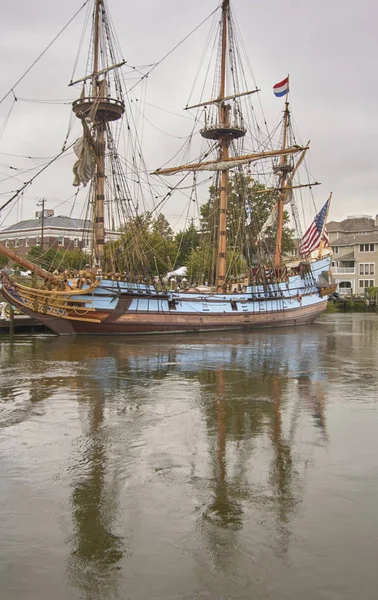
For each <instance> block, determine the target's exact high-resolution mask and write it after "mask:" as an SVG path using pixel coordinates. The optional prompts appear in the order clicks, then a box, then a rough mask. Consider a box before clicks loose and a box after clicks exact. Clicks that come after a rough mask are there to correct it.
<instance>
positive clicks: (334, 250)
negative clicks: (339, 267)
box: [333, 246, 339, 254]
mask: <svg viewBox="0 0 378 600" xmlns="http://www.w3.org/2000/svg"><path fill="white" fill-rule="evenodd" d="M333 252H334V254H338V253H339V247H338V246H335V247H334V248H333Z"/></svg>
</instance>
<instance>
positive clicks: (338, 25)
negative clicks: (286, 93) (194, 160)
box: [0, 0, 378, 220]
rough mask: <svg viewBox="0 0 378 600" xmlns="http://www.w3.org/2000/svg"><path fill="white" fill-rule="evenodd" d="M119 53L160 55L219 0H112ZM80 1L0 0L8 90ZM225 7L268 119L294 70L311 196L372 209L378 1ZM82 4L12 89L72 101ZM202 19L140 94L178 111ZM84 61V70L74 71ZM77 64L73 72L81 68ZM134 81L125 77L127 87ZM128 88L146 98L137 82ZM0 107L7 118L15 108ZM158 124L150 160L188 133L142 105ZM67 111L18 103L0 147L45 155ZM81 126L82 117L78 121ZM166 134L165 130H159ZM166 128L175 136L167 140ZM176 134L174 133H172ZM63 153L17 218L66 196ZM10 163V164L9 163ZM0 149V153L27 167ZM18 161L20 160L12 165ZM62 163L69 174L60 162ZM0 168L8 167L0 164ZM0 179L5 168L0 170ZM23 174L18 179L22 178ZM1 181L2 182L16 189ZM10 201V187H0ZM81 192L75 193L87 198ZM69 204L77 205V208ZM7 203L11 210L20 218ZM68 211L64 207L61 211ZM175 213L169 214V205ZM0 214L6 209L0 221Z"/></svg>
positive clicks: (149, 58)
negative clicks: (0, 2)
mask: <svg viewBox="0 0 378 600" xmlns="http://www.w3.org/2000/svg"><path fill="white" fill-rule="evenodd" d="M108 4H109V5H110V11H111V15H112V19H113V22H114V24H115V25H116V29H117V35H118V39H119V42H120V46H121V47H122V49H123V52H124V56H125V58H126V59H127V60H128V63H129V64H130V65H141V64H147V63H153V62H156V61H157V60H158V59H159V58H160V57H162V56H164V55H165V54H166V52H168V51H169V50H170V49H171V48H172V47H173V46H174V45H175V44H176V43H177V42H178V41H180V40H181V39H182V38H183V37H184V36H185V35H186V34H187V33H188V32H189V31H190V30H192V29H193V28H194V27H195V26H196V25H197V24H198V23H199V22H200V21H201V20H203V19H204V18H205V17H206V16H207V15H208V14H209V13H210V12H211V11H212V10H214V8H215V7H216V4H217V2H216V0H202V1H201V2H198V0H197V1H194V2H192V3H189V2H187V0H159V1H157V0H144V1H143V2H139V3H135V2H130V1H128V0H122V1H120V0H109V2H108ZM80 5H81V2H80V0H78V1H76V0H66V1H65V2H64V3H54V4H52V3H51V2H48V1H47V0H34V1H33V2H32V3H31V2H29V1H26V0H19V1H18V2H13V3H10V2H7V3H4V6H2V22H1V32H0V33H1V35H0V54H1V57H2V60H1V72H2V77H1V84H0V96H2V95H3V94H5V93H6V92H7V91H8V89H9V88H10V87H11V86H12V85H13V83H14V82H15V81H16V80H17V79H18V77H19V76H20V75H21V74H22V73H23V71H24V70H25V69H26V68H27V67H28V66H29V65H30V63H31V62H32V60H33V59H34V58H35V57H36V56H37V55H38V54H39V52H41V50H42V49H43V48H44V47H45V46H46V45H47V44H48V43H49V42H50V40H51V39H52V38H53V37H54V35H55V34H56V33H57V31H58V30H59V29H60V28H61V27H62V26H63V25H64V23H65V22H66V21H68V19H69V18H70V17H71V16H72V15H73V14H74V12H75V11H76V10H77V9H78V7H79V6H80ZM232 6H233V10H234V13H235V15H236V19H237V22H238V25H239V28H240V30H241V33H242V37H243V40H244V44H245V47H246V49H247V53H248V56H249V58H250V61H251V64H252V69H253V73H254V76H255V77H256V82H257V84H258V86H259V87H260V88H261V90H262V93H261V98H262V101H263V104H264V106H265V109H266V116H267V119H268V122H271V123H274V122H276V120H277V118H278V115H279V112H280V110H281V109H282V101H280V100H278V99H276V98H275V97H274V96H273V94H272V91H271V88H272V85H273V84H274V83H276V82H277V81H279V80H280V79H282V78H283V77H285V75H286V74H287V73H290V78H291V103H292V108H293V111H294V120H295V124H296V127H297V130H299V132H300V134H301V140H302V141H306V140H307V139H311V155H310V159H309V166H310V170H311V173H313V175H314V177H315V178H316V179H318V180H319V181H321V182H322V184H323V185H322V188H321V191H320V192H319V191H318V194H319V195H318V196H317V197H318V198H320V200H319V201H318V204H319V206H320V204H321V203H322V201H323V198H324V199H325V198H326V197H327V196H328V193H329V191H333V194H334V196H333V206H332V209H331V214H330V218H331V219H336V220H338V219H342V218H344V217H345V216H346V215H347V214H356V213H366V214H375V213H376V212H378V203H377V192H376V190H377V189H378V169H377V167H376V161H377V155H378V151H377V145H378V120H377V114H376V107H375V104H376V97H377V87H378V84H377V83H376V72H377V70H378V69H377V57H378V41H377V39H378V38H377V35H376V23H377V22H378V6H377V4H376V3H375V2H373V1H370V0H362V1H361V2H359V3H352V2H350V3H347V2H345V1H342V0H328V1H325V0H318V1H317V2H313V1H312V0H301V1H300V0H293V1H291V2H286V3H284V2H282V1H281V0H265V1H261V0H260V1H259V0H254V1H251V0H233V2H232ZM83 19H84V13H82V14H81V15H80V17H79V18H78V19H77V20H76V21H75V22H74V23H73V24H72V25H71V26H70V27H69V28H68V29H67V31H66V32H65V33H64V34H63V35H62V37H61V38H60V39H59V40H58V41H57V42H56V44H54V46H53V47H52V48H51V49H50V51H49V53H48V54H47V55H46V56H45V57H43V59H42V60H41V61H40V63H39V64H38V65H37V66H36V67H35V68H34V69H33V71H32V72H31V73H30V74H29V75H28V76H27V77H26V78H25V80H24V81H23V82H22V83H21V84H20V85H19V86H18V87H17V88H16V89H15V93H16V95H17V96H18V97H20V98H43V99H74V98H75V90H73V89H72V88H68V87H66V84H68V82H69V81H70V79H71V75H72V68H73V64H74V61H75V57H76V51H77V45H78V40H79V38H80V34H81V27H82V23H83ZM206 35H207V32H206V26H205V27H204V28H203V29H201V30H199V31H198V32H196V34H195V35H194V36H193V37H192V38H191V39H190V40H188V41H187V42H186V43H185V44H184V45H182V46H181V47H180V48H179V49H178V51H177V52H176V54H175V55H172V56H171V57H169V58H168V59H167V60H166V61H165V62H164V63H163V64H162V65H161V66H160V67H159V68H157V69H156V70H155V71H154V72H153V73H152V74H151V76H150V77H149V79H148V86H147V96H146V100H147V101H148V102H149V103H151V104H154V105H157V106H159V107H165V108H166V109H168V110H170V111H173V112H175V113H179V112H180V111H181V110H182V108H183V107H184V106H185V104H186V102H187V100H188V97H189V92H190V89H191V86H192V80H193V78H194V76H195V73H196V68H197V65H198V61H199V59H200V56H201V52H202V48H203V46H204V43H205V40H206ZM80 69H81V71H80ZM82 69H83V62H81V63H80V64H79V66H78V69H77V76H78V77H79V76H80V75H81V72H82ZM130 83H131V80H129V84H130ZM136 95H137V96H140V98H142V96H141V94H140V93H139V88H138V89H137V90H136ZM11 101H12V99H11V98H8V99H7V101H5V102H4V103H3V104H2V105H1V106H0V118H1V120H3V119H4V118H5V116H6V114H7V112H8V110H9V108H10V106H11ZM146 114H147V116H148V119H149V120H150V121H151V122H152V123H153V125H154V127H152V126H149V125H148V124H146V125H145V130H144V131H145V133H144V140H143V141H144V148H145V152H146V157H147V161H148V165H149V167H151V168H153V167H155V166H159V164H162V163H163V162H164V161H165V160H167V159H168V158H169V156H170V155H173V154H174V153H175V151H176V150H177V148H178V147H179V145H180V144H181V143H182V140H180V139H178V138H180V137H182V136H184V135H185V134H186V133H187V132H188V131H189V130H190V122H189V121H186V120H185V113H183V116H182V117H174V116H173V115H169V114H167V113H163V112H162V111H158V109H154V108H152V107H149V108H148V107H146ZM69 120H70V107H69V106H67V105H59V106H55V105H53V106H52V105H40V104H30V103H26V102H23V101H20V102H18V103H16V104H15V106H14V107H13V111H12V115H11V118H10V120H9V123H8V126H7V128H6V130H5V132H4V133H3V135H2V137H1V139H0V152H3V153H14V154H22V155H30V156H52V155H54V154H56V153H57V152H58V151H59V149H60V147H61V145H62V142H63V139H64V136H65V134H66V131H67V128H68V125H69ZM75 127H76V129H75V131H77V133H78V132H79V128H78V124H76V125H75ZM156 128H158V129H160V130H163V131H165V132H166V133H168V134H169V135H162V134H161V132H159V131H158V129H156ZM171 136H172V137H171ZM175 136H177V137H175ZM70 160H71V159H69V157H67V159H64V160H63V161H61V162H60V163H59V166H57V167H55V168H54V170H53V174H52V175H48V174H46V176H44V177H43V178H42V179H41V182H40V183H37V182H36V183H35V184H33V186H32V188H31V189H29V190H28V192H27V194H26V197H25V199H24V204H23V211H24V216H29V215H30V214H32V213H33V211H34V205H35V202H34V199H35V198H36V197H41V196H42V195H43V196H45V197H47V198H48V199H50V202H51V206H55V205H57V204H58V203H59V202H61V201H62V200H63V199H64V198H67V197H69V196H70V195H72V194H73V192H74V190H73V188H72V187H71V174H70V172H69V168H70ZM12 161H13V162H12ZM12 161H11V159H10V157H7V156H6V155H4V154H1V155H0V162H2V163H6V164H12V165H14V166H21V165H22V166H25V165H26V164H28V162H27V161H26V162H25V161H22V160H21V159H15V158H14V159H12ZM17 161H18V162H17ZM63 165H64V166H65V167H67V171H66V170H65V169H63ZM0 171H2V172H5V170H4V168H3V167H1V166H0ZM3 178H4V176H3V175H1V176H0V179H3ZM23 178H25V176H23ZM17 187H19V182H17V181H11V180H9V181H3V182H2V183H0V191H1V192H5V191H7V190H10V189H17ZM0 198H1V199H3V198H4V199H6V196H4V195H2V196H0ZM83 201H84V199H82V200H81V201H80V202H83ZM77 210H80V209H79V207H78V208H77ZM16 212H17V209H14V211H13V213H12V217H13V216H14V217H15V216H16ZM66 212H67V211H66ZM173 212H174V211H173ZM3 217H4V215H2V218H3Z"/></svg>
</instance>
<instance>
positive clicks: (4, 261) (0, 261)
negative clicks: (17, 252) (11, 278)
mask: <svg viewBox="0 0 378 600" xmlns="http://www.w3.org/2000/svg"><path fill="white" fill-rule="evenodd" d="M8 262H9V259H8V258H7V257H6V256H3V255H2V254H0V269H2V268H3V267H5V265H7V264H8Z"/></svg>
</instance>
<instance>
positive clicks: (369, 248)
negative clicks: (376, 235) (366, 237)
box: [360, 244, 374, 252]
mask: <svg viewBox="0 0 378 600" xmlns="http://www.w3.org/2000/svg"><path fill="white" fill-rule="evenodd" d="M360 252H374V244H360Z"/></svg>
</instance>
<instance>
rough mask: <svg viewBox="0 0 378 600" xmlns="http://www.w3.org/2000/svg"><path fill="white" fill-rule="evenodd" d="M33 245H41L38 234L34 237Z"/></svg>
mask: <svg viewBox="0 0 378 600" xmlns="http://www.w3.org/2000/svg"><path fill="white" fill-rule="evenodd" d="M35 245H36V246H40V245H41V238H40V237H39V236H38V237H36V238H35Z"/></svg>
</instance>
